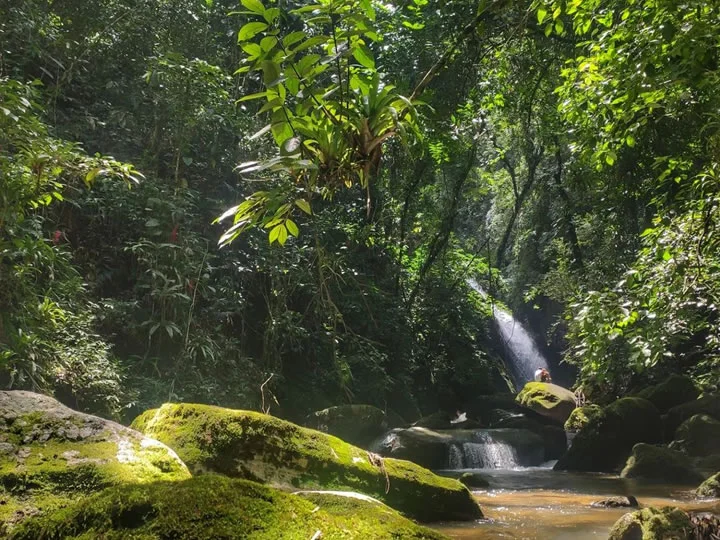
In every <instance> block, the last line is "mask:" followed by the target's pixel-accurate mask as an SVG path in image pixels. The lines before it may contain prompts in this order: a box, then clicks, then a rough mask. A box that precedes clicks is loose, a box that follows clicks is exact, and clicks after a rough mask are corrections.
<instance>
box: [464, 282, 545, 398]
mask: <svg viewBox="0 0 720 540" xmlns="http://www.w3.org/2000/svg"><path fill="white" fill-rule="evenodd" d="M468 284H469V285H470V286H471V287H472V288H473V289H475V290H476V291H477V292H478V293H480V294H481V295H482V296H487V293H485V291H484V290H483V288H482V287H481V286H480V285H479V284H478V283H477V282H476V281H475V280H473V279H471V280H468ZM493 318H494V319H495V325H496V326H497V329H498V332H500V336H501V337H502V339H503V344H504V348H505V351H506V352H507V354H506V358H505V364H506V367H507V368H508V369H509V371H510V373H511V376H512V379H513V383H514V384H515V387H516V388H517V389H521V388H522V387H523V386H525V383H526V382H529V381H532V380H533V379H534V377H535V370H536V369H537V368H539V367H541V368H545V369H548V364H547V360H546V359H545V357H544V356H543V354H542V353H541V352H540V350H539V349H538V347H537V345H536V344H535V340H534V339H533V337H532V336H531V335H530V333H529V332H528V331H527V330H526V329H525V328H524V327H523V325H522V324H520V322H519V321H518V320H516V319H515V318H514V317H513V316H512V315H511V314H510V313H509V312H508V311H506V310H504V309H502V308H501V307H499V306H497V305H495V304H493Z"/></svg>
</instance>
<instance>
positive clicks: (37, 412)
mask: <svg viewBox="0 0 720 540" xmlns="http://www.w3.org/2000/svg"><path fill="white" fill-rule="evenodd" d="M189 477H190V472H189V471H188V469H187V467H185V464H184V463H183V462H182V461H180V459H179V458H178V456H177V455H176V454H175V452H173V451H172V450H170V449H169V448H168V447H167V446H165V445H164V444H162V443H160V442H158V441H156V440H153V439H150V438H148V437H146V436H144V435H142V434H141V433H138V432H137V431H134V430H132V429H129V428H127V427H125V426H121V425H120V424H117V423H115V422H112V421H110V420H105V419H103V418H99V417H97V416H91V415H89V414H83V413H80V412H77V411H73V410H72V409H69V408H68V407H66V406H65V405H62V404H61V403H59V402H58V401H56V400H55V399H53V398H51V397H48V396H44V395H41V394H34V393H32V392H24V391H7V392H5V391H0V523H3V524H4V526H5V527H6V528H10V527H12V526H14V525H15V524H17V523H18V522H20V521H22V520H23V519H25V518H27V517H29V516H32V515H36V514H40V513H43V512H46V511H50V510H52V509H55V508H58V507H62V506H66V505H67V504H69V503H70V502H72V501H73V500H76V499H78V498H81V497H84V496H86V495H88V494H90V493H93V492H95V491H99V490H101V489H103V488H106V487H108V486H113V485H118V484H140V483H149V482H158V481H176V480H183V479H186V478H189ZM2 527H3V525H0V535H1V534H2V532H3V531H2ZM5 532H6V531H5Z"/></svg>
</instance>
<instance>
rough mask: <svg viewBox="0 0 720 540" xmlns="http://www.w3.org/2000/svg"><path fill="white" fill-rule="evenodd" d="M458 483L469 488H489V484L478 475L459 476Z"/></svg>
mask: <svg viewBox="0 0 720 540" xmlns="http://www.w3.org/2000/svg"><path fill="white" fill-rule="evenodd" d="M458 480H460V483H462V484H465V485H466V486H467V487H469V488H486V487H490V482H488V481H487V479H486V478H485V477H484V476H483V475H482V474H480V473H474V472H466V473H462V474H461V475H460V478H458Z"/></svg>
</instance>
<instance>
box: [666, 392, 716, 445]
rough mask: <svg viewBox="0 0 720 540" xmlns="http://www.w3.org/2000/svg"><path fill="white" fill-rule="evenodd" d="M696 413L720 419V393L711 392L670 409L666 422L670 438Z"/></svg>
mask: <svg viewBox="0 0 720 540" xmlns="http://www.w3.org/2000/svg"><path fill="white" fill-rule="evenodd" d="M696 414H707V415H708V416H711V417H713V418H715V419H716V420H720V394H709V395H707V396H703V397H701V398H700V399H696V400H695V401H690V402H688V403H683V404H682V405H678V406H677V407H673V408H672V409H670V410H669V411H668V413H667V419H666V422H665V429H666V433H667V434H668V438H669V437H671V436H672V435H673V434H674V433H675V430H676V429H677V428H678V426H680V424H682V423H683V422H684V421H685V420H687V419H688V418H691V417H692V416H694V415H696Z"/></svg>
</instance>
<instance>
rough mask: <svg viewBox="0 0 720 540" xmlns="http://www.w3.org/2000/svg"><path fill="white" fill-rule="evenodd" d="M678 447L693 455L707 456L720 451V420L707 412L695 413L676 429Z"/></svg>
mask: <svg viewBox="0 0 720 540" xmlns="http://www.w3.org/2000/svg"><path fill="white" fill-rule="evenodd" d="M675 443H676V446H677V447H678V448H681V449H682V450H683V451H684V452H687V453H688V454H690V455H691V456H698V457H706V456H709V455H712V454H713V453H715V452H720V420H716V419H715V418H713V417H712V416H708V415H707V414H695V415H693V416H691V417H690V418H688V419H687V420H685V421H684V422H683V423H682V424H680V426H679V427H678V428H677V430H676V431H675Z"/></svg>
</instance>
